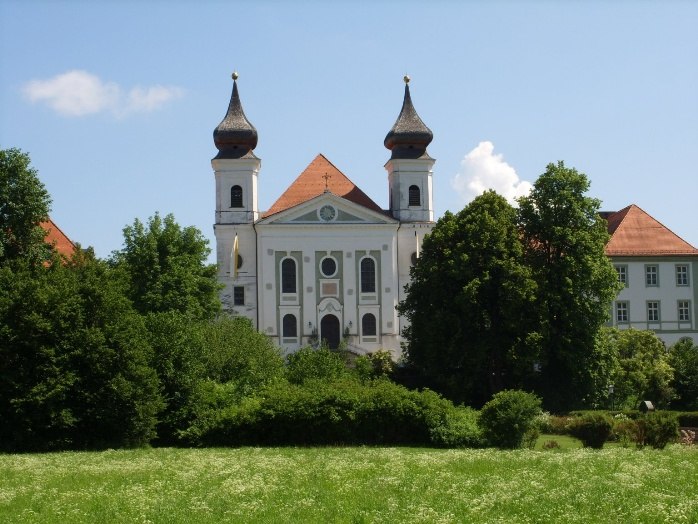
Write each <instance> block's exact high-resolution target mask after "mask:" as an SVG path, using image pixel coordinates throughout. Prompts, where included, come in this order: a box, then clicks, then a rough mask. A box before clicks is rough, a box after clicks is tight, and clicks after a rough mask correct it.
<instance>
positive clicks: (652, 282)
mask: <svg viewBox="0 0 698 524" xmlns="http://www.w3.org/2000/svg"><path fill="white" fill-rule="evenodd" d="M645 285H646V286H658V285H659V266H656V265H651V266H645Z"/></svg>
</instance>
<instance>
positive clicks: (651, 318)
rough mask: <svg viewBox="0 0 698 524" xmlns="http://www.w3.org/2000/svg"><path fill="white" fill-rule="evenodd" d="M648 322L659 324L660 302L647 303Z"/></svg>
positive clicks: (651, 301)
mask: <svg viewBox="0 0 698 524" xmlns="http://www.w3.org/2000/svg"><path fill="white" fill-rule="evenodd" d="M647 322H659V301H657V300H650V301H648V302H647Z"/></svg>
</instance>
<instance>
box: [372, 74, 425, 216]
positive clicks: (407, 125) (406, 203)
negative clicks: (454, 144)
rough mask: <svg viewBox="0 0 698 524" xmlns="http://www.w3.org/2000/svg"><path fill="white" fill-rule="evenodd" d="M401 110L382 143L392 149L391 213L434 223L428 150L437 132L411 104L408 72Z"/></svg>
mask: <svg viewBox="0 0 698 524" xmlns="http://www.w3.org/2000/svg"><path fill="white" fill-rule="evenodd" d="M404 80H405V97H404V99H403V101H402V109H401V110H400V114H399V115H398V117H397V120H396V121H395V124H394V125H393V127H392V129H391V130H390V131H389V132H388V134H387V135H386V137H385V140H384V142H383V144H384V145H385V147H386V148H387V149H389V150H390V151H391V156H390V160H388V162H387V163H386V164H385V168H386V170H387V171H388V185H389V188H390V212H391V213H392V215H393V217H394V218H396V219H398V220H400V221H401V222H433V221H434V206H433V199H432V167H433V165H434V162H435V160H434V159H433V158H431V157H430V156H429V154H428V153H427V146H428V145H429V144H430V143H431V141H432V139H433V138H434V135H433V134H432V132H431V129H429V128H428V127H427V126H426V125H425V124H424V122H423V121H422V119H421V118H419V115H418V114H417V111H416V110H415V108H414V106H413V105H412V97H411V96H410V85H409V83H410V77H409V76H407V75H405V77H404Z"/></svg>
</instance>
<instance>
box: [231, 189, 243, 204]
mask: <svg viewBox="0 0 698 524" xmlns="http://www.w3.org/2000/svg"><path fill="white" fill-rule="evenodd" d="M230 207H243V205H242V188H241V187H240V186H233V187H231V188H230Z"/></svg>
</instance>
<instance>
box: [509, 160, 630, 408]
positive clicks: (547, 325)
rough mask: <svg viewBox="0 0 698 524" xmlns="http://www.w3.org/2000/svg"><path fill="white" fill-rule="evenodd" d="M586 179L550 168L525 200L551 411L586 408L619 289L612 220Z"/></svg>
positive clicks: (543, 385)
mask: <svg viewBox="0 0 698 524" xmlns="http://www.w3.org/2000/svg"><path fill="white" fill-rule="evenodd" d="M588 190H589V180H588V179H587V177H586V176H585V175H584V174H582V173H579V172H577V170H575V169H572V168H567V167H565V165H564V163H563V162H558V163H557V164H549V165H548V166H547V169H546V171H545V173H543V174H542V175H541V176H540V177H539V178H538V180H537V181H536V183H535V185H534V187H533V190H532V191H531V193H530V195H529V196H526V197H522V198H521V199H519V220H520V224H521V229H522V232H523V239H524V246H525V250H526V259H527V264H528V266H529V267H530V268H531V270H532V272H533V277H534V279H535V281H536V283H537V286H538V289H537V292H536V304H535V310H536V313H537V315H538V318H537V326H535V329H536V330H537V331H538V333H539V335H540V338H539V342H540V346H539V349H540V366H541V367H540V369H541V375H540V380H539V382H538V388H539V392H540V393H541V396H542V397H543V402H544V404H545V405H546V407H547V408H548V409H551V410H555V411H558V410H566V409H570V408H573V407H576V406H578V405H580V404H581V402H582V399H584V398H585V397H586V396H587V395H588V394H589V392H590V389H591V388H592V385H593V380H592V376H591V370H592V369H593V368H594V367H595V357H596V354H595V349H594V342H595V337H596V334H597V332H598V330H599V329H600V328H601V326H602V325H603V324H604V323H605V322H606V320H607V319H608V314H609V311H610V306H611V301H612V300H613V298H614V297H615V296H616V293H617V291H618V282H617V280H618V279H617V275H616V273H615V271H614V269H613V266H612V264H611V262H610V260H609V259H608V257H606V255H605V254H604V246H605V245H606V243H607V241H608V238H609V237H608V231H607V229H606V222H605V221H604V220H603V219H602V218H601V217H600V216H599V206H600V202H599V200H597V199H595V198H591V197H588V196H586V193H587V191H588Z"/></svg>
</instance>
